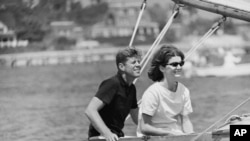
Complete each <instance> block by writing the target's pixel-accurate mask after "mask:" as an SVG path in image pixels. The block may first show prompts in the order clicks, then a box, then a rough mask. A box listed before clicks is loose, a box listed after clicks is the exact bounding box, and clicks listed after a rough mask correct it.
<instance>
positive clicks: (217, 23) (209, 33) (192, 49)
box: [185, 16, 226, 60]
mask: <svg viewBox="0 0 250 141" xmlns="http://www.w3.org/2000/svg"><path fill="white" fill-rule="evenodd" d="M225 21H226V17H224V16H223V17H221V19H220V20H219V21H218V22H216V23H215V24H213V25H212V27H211V28H210V29H209V30H208V32H207V33H206V34H204V36H203V37H202V38H201V39H200V40H199V41H198V42H197V43H196V44H195V46H193V47H192V48H191V49H190V50H189V51H188V52H187V53H186V56H185V60H187V59H188V58H189V57H190V56H191V55H192V54H193V53H194V52H195V51H196V50H197V49H198V48H199V47H200V46H201V45H202V44H203V43H204V42H205V41H206V40H207V39H208V38H209V37H210V36H211V35H212V34H213V33H214V32H215V31H216V30H218V29H219V28H220V26H221V24H222V23H224V22H225Z"/></svg>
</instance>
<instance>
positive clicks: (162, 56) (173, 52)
mask: <svg viewBox="0 0 250 141" xmlns="http://www.w3.org/2000/svg"><path fill="white" fill-rule="evenodd" d="M174 56H180V57H181V60H182V61H183V60H184V58H185V56H184V54H183V53H182V52H181V51H180V50H179V49H178V48H176V47H175V46H173V45H162V47H161V48H160V49H159V50H158V51H157V52H156V53H155V54H154V57H153V59H152V62H151V66H150V69H149V71H148V77H149V78H150V79H151V80H153V81H161V80H162V79H163V73H162V72H161V71H160V66H163V67H165V66H166V64H168V61H169V60H170V59H171V58H172V57H174Z"/></svg>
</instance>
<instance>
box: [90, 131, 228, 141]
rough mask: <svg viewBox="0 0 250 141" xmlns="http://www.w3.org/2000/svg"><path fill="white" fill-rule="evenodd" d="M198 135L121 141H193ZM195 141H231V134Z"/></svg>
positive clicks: (121, 140)
mask: <svg viewBox="0 0 250 141" xmlns="http://www.w3.org/2000/svg"><path fill="white" fill-rule="evenodd" d="M197 135H198V134H189V135H180V136H150V137H133V136H131V137H122V138H119V141H193V139H194V138H195V137H196V136H197ZM91 141H106V140H105V139H104V138H93V139H91ZM195 141H229V134H225V135H222V134H219V135H215V134H212V133H205V134H203V135H202V136H201V137H200V138H198V139H197V140H195Z"/></svg>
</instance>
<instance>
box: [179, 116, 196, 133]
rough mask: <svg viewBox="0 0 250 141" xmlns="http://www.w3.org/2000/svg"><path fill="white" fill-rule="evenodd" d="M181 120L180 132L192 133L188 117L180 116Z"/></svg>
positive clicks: (191, 125)
mask: <svg viewBox="0 0 250 141" xmlns="http://www.w3.org/2000/svg"><path fill="white" fill-rule="evenodd" d="M181 119H182V130H183V132H184V133H193V132H194V129H193V124H192V123H191V121H190V119H189V117H188V115H181Z"/></svg>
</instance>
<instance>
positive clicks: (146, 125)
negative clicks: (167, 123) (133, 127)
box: [139, 114, 181, 136]
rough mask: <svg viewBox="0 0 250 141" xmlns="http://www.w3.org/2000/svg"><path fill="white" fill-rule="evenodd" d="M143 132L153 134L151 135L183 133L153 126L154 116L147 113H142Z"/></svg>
mask: <svg viewBox="0 0 250 141" xmlns="http://www.w3.org/2000/svg"><path fill="white" fill-rule="evenodd" d="M139 122H141V126H140V128H141V132H142V133H143V134H145V135H151V136H165V135H180V134H181V133H177V132H173V131H168V130H166V129H163V128H157V127H154V126H152V116H150V115H147V114H142V119H141V121H139Z"/></svg>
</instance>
